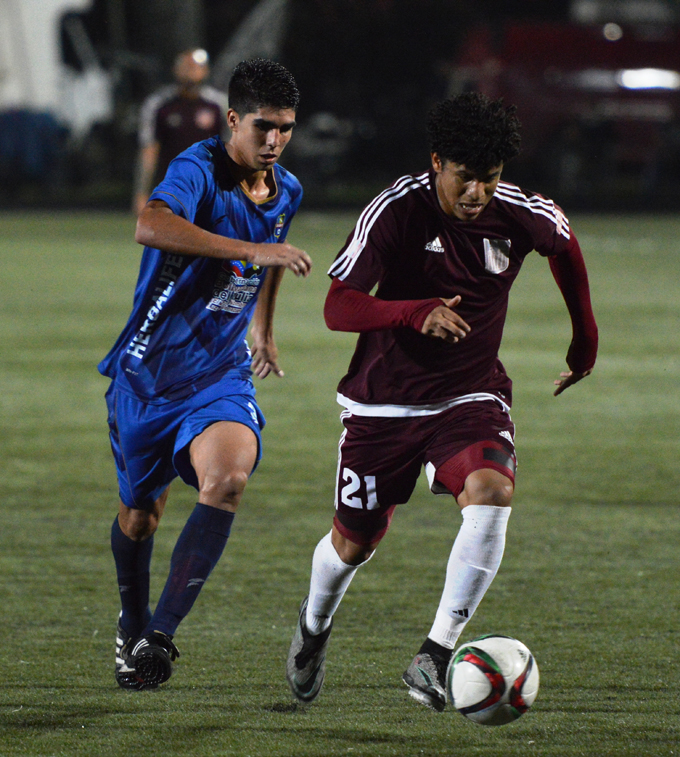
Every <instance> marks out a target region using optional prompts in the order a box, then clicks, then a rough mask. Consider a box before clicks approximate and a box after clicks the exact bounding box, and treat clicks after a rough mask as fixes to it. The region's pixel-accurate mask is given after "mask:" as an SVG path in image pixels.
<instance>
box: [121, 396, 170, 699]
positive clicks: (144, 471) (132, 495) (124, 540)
mask: <svg viewBox="0 0 680 757" xmlns="http://www.w3.org/2000/svg"><path fill="white" fill-rule="evenodd" d="M106 400H107V406H108V410H109V418H108V422H109V438H110V441H111V450H112V452H113V458H114V462H115V465H116V473H117V476H118V490H119V494H120V503H119V512H118V515H117V516H116V518H115V519H114V521H113V524H112V527H111V550H112V552H113V557H114V562H115V566H116V575H117V580H118V587H119V592H120V599H121V612H120V614H119V617H118V625H117V629H116V666H115V677H116V681H117V682H118V684H119V685H120V686H121V687H123V688H132V689H139V688H144V687H143V685H141V684H140V682H139V681H138V680H137V678H136V677H135V675H134V670H133V669H132V668H130V667H129V666H128V661H129V658H130V654H131V651H132V647H133V646H134V643H135V642H136V640H137V638H138V637H139V635H140V634H141V633H142V631H143V629H144V627H145V626H146V624H147V622H148V620H149V618H150V616H151V613H150V610H149V567H150V562H151V555H152V551H153V534H154V532H155V531H156V528H157V527H158V522H159V520H160V518H161V516H162V514H163V510H164V508H165V502H166V499H167V491H168V486H169V484H170V482H171V481H172V480H173V478H174V477H175V476H176V473H175V471H174V468H173V466H172V437H173V436H174V430H173V419H172V417H171V415H169V414H168V413H167V411H166V410H165V409H164V408H149V406H148V405H145V404H144V403H142V402H139V401H138V400H136V399H135V398H134V397H131V396H128V395H125V394H123V393H121V392H117V391H116V389H115V385H113V384H112V386H111V387H110V389H109V391H108V392H107V395H106ZM169 436H170V440H168V437H169Z"/></svg>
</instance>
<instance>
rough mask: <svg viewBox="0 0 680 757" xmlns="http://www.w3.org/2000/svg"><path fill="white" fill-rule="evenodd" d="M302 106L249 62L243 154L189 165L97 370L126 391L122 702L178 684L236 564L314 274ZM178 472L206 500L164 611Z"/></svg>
mask: <svg viewBox="0 0 680 757" xmlns="http://www.w3.org/2000/svg"><path fill="white" fill-rule="evenodd" d="M298 103H299V92H298V89H297V86H296V84H295V80H294V79H293V77H292V75H291V74H290V73H289V72H288V71H287V69H285V68H284V67H283V66H281V65H280V64H278V63H275V62H273V61H268V60H263V59H254V60H249V61H244V62H242V63H240V64H239V65H238V66H237V67H236V68H235V69H234V73H233V75H232V78H231V81H230V84H229V104H230V107H229V110H228V112H227V121H228V125H229V128H230V130H231V135H230V138H229V141H228V142H226V144H225V143H224V142H222V140H221V139H220V138H219V137H213V138H211V139H207V140H204V141H202V142H197V143H196V144H194V145H192V146H191V147H190V148H189V149H187V150H185V151H184V152H183V153H181V154H180V155H179V156H178V157H177V158H176V159H175V160H174V161H173V162H172V163H171V164H170V166H169V168H168V171H167V173H166V176H165V178H164V179H163V181H162V182H161V183H160V184H159V185H158V186H157V187H156V189H155V190H154V192H153V193H152V194H151V196H150V198H149V202H148V203H147V205H146V207H145V208H144V209H143V210H142V212H141V214H140V216H139V218H138V222H137V229H136V233H135V239H136V241H137V242H139V243H140V244H143V245H145V249H144V254H143V256H142V261H141V268H140V273H139V278H138V281H137V287H136V290H135V294H134V302H133V309H132V314H131V315H130V318H129V320H128V323H127V325H126V326H125V328H124V329H123V332H122V333H121V335H120V336H119V338H118V340H117V341H116V343H115V345H114V346H113V348H112V349H111V351H110V352H109V354H108V355H107V356H106V358H105V359H104V360H103V361H102V362H101V363H100V365H99V371H100V372H101V373H102V374H103V375H105V376H108V377H109V378H110V379H111V380H112V381H111V385H110V388H109V390H108V392H107V395H106V399H107V405H108V410H109V417H108V422H109V429H110V439H111V447H112V451H113V456H114V459H115V463H116V469H117V474H118V485H119V491H120V508H119V513H118V516H117V517H116V519H115V520H114V523H113V527H112V530H111V547H112V550H113V555H114V559H115V564H116V572H117V578H118V585H119V590H120V598H121V604H122V611H121V613H120V616H119V621H118V629H117V638H116V666H115V677H116V681H117V682H118V684H119V685H120V686H121V687H122V688H124V689H147V688H156V687H157V686H158V685H159V684H161V683H164V682H165V681H167V680H168V678H169V677H170V675H171V673H172V661H174V660H175V659H176V658H177V657H178V656H179V652H178V651H177V647H176V646H175V644H174V642H173V635H174V634H175V631H176V629H177V626H178V625H179V623H180V622H181V620H182V619H183V618H184V617H185V616H186V614H187V613H188V612H189V610H190V609H191V607H192V606H193V604H194V602H195V600H196V598H197V596H198V594H199V592H200V590H201V587H202V586H203V584H204V583H205V581H206V580H207V578H208V576H209V575H210V572H211V571H212V569H213V568H214V567H215V565H216V564H217V561H218V560H219V558H220V556H221V554H222V551H223V549H224V547H225V544H226V542H227V538H228V536H229V532H230V529H231V525H232V521H233V519H234V514H235V512H236V509H237V507H238V504H239V501H240V499H241V496H242V494H243V490H244V488H245V486H246V482H247V480H248V477H249V476H250V474H251V473H252V472H253V470H254V468H255V467H256V465H257V463H258V461H259V459H260V455H261V442H260V430H261V428H262V427H263V426H264V422H265V421H264V417H263V416H262V413H261V412H260V409H259V408H258V406H257V404H256V402H255V389H254V386H253V383H252V378H251V373H252V372H254V373H255V374H256V375H257V376H259V377H261V378H264V377H265V376H267V375H268V374H269V373H270V372H273V373H275V374H276V375H279V376H281V375H283V373H282V371H281V369H280V368H279V366H278V363H277V350H276V345H275V343H274V340H273V330H272V327H273V315H274V305H275V301H276V296H277V292H278V287H279V284H280V281H281V277H282V275H283V272H284V270H285V269H286V268H288V269H290V270H291V271H292V272H293V273H294V274H295V275H297V276H307V275H308V273H309V271H310V268H311V260H310V258H309V256H308V255H307V254H306V253H305V252H304V251H302V250H299V249H297V248H296V247H293V246H292V245H290V244H288V243H287V242H286V241H285V239H286V234H287V232H288V228H289V226H290V222H291V220H292V218H293V216H294V215H295V212H296V211H297V209H298V207H299V205H300V200H301V198H302V188H301V186H300V184H299V182H298V181H297V179H296V178H295V177H294V176H293V175H292V174H290V173H289V172H287V171H286V170H285V169H284V168H282V167H280V166H279V165H278V164H277V161H278V159H279V157H280V155H281V152H282V151H283V149H284V147H285V146H286V144H287V143H288V141H289V140H290V138H291V135H292V131H293V127H294V126H295V115H296V111H297V108H298ZM251 320H252V329H251V339H252V351H251V350H250V349H249V347H248V344H247V342H246V333H247V330H248V326H249V324H250V322H251ZM251 368H252V371H251ZM178 475H179V476H180V477H181V478H182V479H183V480H184V481H185V482H186V483H188V484H190V485H192V486H194V487H195V488H196V489H197V490H198V502H197V504H196V506H195V508H194V510H193V512H192V513H191V515H190V516H189V519H188V520H187V522H186V525H185V526H184V529H183V531H182V533H181V534H180V536H179V538H178V540H177V544H176V546H175V548H174V551H173V554H172V558H171V563H170V571H169V575H168V578H167V581H166V584H165V588H164V589H163V592H162V594H161V596H160V599H159V601H158V603H157V605H156V607H155V610H154V612H153V614H152V613H151V611H150V607H149V572H150V563H151V554H152V549H153V535H154V532H155V531H156V529H157V527H158V523H159V521H160V519H161V516H162V515H163V510H164V508H165V503H166V499H167V494H168V486H169V485H170V482H171V481H172V480H173V479H174V478H175V477H176V476H178Z"/></svg>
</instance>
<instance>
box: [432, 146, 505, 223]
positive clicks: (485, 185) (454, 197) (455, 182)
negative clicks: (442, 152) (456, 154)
mask: <svg viewBox="0 0 680 757" xmlns="http://www.w3.org/2000/svg"><path fill="white" fill-rule="evenodd" d="M432 166H433V168H434V170H435V172H436V173H437V177H436V183H437V196H438V198H439V204H440V205H441V207H442V210H443V211H444V212H445V213H446V215H449V216H453V217H454V218H458V219H459V220H460V221H475V220H476V219H477V218H479V215H480V214H481V212H482V211H483V210H484V208H485V207H486V206H487V205H488V203H489V200H490V199H491V198H492V197H493V195H494V192H495V191H496V187H497V186H498V181H499V180H500V178H501V172H502V170H503V164H502V163H501V164H500V165H498V166H492V167H491V168H488V169H485V170H481V171H480V170H472V169H468V168H466V167H465V165H463V164H462V163H453V162H451V161H449V160H444V161H442V160H441V159H440V157H439V156H438V155H437V153H432Z"/></svg>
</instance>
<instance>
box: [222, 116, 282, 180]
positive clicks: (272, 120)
mask: <svg viewBox="0 0 680 757" xmlns="http://www.w3.org/2000/svg"><path fill="white" fill-rule="evenodd" d="M227 123H228V124H229V128H230V129H231V137H230V139H229V155H230V156H231V158H232V160H234V161H235V162H236V163H238V164H239V165H241V166H243V167H244V168H250V169H251V170H253V171H266V170H268V169H271V168H272V167H273V166H274V163H276V161H277V160H278V159H279V158H280V157H281V153H282V152H283V148H284V147H285V146H286V145H287V144H288V142H289V141H290V138H291V136H292V135H293V127H294V126H295V111H294V110H291V109H289V108H285V109H283V110H275V109H274V108H259V109H258V110H256V111H255V112H254V113H246V114H245V115H244V116H239V114H238V113H237V112H236V111H235V110H233V109H231V108H230V109H229V111H228V112H227Z"/></svg>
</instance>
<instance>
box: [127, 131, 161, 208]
mask: <svg viewBox="0 0 680 757" xmlns="http://www.w3.org/2000/svg"><path fill="white" fill-rule="evenodd" d="M160 151H161V145H160V142H151V143H150V144H148V145H144V146H143V147H140V149H139V155H138V156H137V171H136V174H135V191H134V195H133V199H132V204H133V206H132V210H133V212H134V213H135V215H137V216H138V215H139V214H140V213H141V212H142V210H143V209H144V206H145V205H146V202H147V200H148V199H149V195H150V194H151V188H152V187H151V184H152V182H153V177H154V175H155V173H156V166H157V165H158V156H159V154H160Z"/></svg>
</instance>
